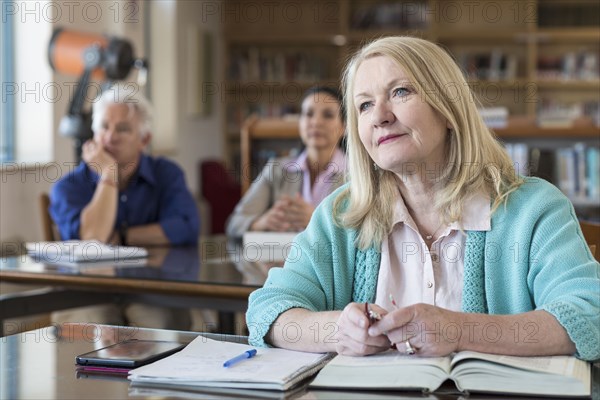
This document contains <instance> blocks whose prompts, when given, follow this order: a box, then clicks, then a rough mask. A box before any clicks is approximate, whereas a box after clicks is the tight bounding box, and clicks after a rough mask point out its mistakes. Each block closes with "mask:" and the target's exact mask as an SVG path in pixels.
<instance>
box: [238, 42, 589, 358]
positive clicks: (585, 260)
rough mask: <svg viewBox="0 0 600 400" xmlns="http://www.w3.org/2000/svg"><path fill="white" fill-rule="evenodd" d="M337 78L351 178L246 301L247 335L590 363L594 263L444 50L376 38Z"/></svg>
mask: <svg viewBox="0 0 600 400" xmlns="http://www.w3.org/2000/svg"><path fill="white" fill-rule="evenodd" d="M344 88H345V94H344V96H345V101H346V105H347V113H348V117H347V127H348V157H349V175H350V176H349V183H348V184H347V185H346V186H345V187H343V188H340V189H339V190H338V191H336V192H335V193H333V194H332V195H331V196H330V197H329V198H327V199H326V200H325V201H324V202H323V203H322V204H321V206H320V207H319V208H318V209H317V210H316V211H315V213H314V215H313V218H312V220H311V222H310V224H309V226H308V227H307V229H306V231H305V232H304V233H302V234H300V235H299V236H298V237H297V239H296V242H295V248H296V250H297V251H295V252H291V253H290V255H289V256H288V260H287V262H286V264H285V267H284V268H283V269H279V268H278V269H273V270H272V271H271V272H270V274H269V278H268V279H267V282H266V283H265V285H264V287H263V288H261V289H259V290H257V291H256V292H254V293H252V295H251V296H250V302H249V309H248V313H247V321H248V326H249V329H250V335H251V337H250V339H251V341H252V342H253V343H254V344H256V345H266V344H270V345H274V346H278V347H285V348H290V349H297V350H304V351H336V352H338V353H341V354H349V355H367V354H372V353H376V352H379V351H383V350H385V349H388V348H389V347H390V345H396V348H397V349H398V350H399V351H401V352H406V353H407V354H416V355H417V356H443V355H447V354H450V353H452V352H454V351H459V350H474V351H482V352H488V353H496V354H510V355H521V356H528V355H558V354H576V355H577V356H579V357H581V358H583V359H588V360H591V359H597V358H600V341H599V338H600V278H599V275H598V271H599V268H600V266H599V264H598V262H596V261H595V260H594V258H593V257H592V255H591V253H590V251H589V249H588V247H587V245H586V243H585V241H584V239H583V236H582V233H581V230H580V228H579V224H578V221H577V219H576V217H575V213H574V211H573V207H572V205H571V204H570V203H569V201H568V199H567V198H566V197H565V196H563V195H562V194H561V193H560V191H559V190H558V189H556V188H555V187H554V186H552V185H550V184H549V183H547V182H545V181H543V180H540V179H536V178H523V177H520V176H517V175H516V174H515V171H514V168H513V167H512V163H511V160H510V159H509V157H508V156H507V154H506V152H505V151H504V150H503V148H502V147H501V145H500V144H499V143H498V142H497V141H496V140H495V138H494V136H493V134H492V133H491V132H490V131H489V129H487V128H486V126H485V125H484V123H483V121H482V119H481V117H480V116H479V114H478V112H477V108H476V104H475V102H474V99H473V96H472V94H471V92H470V90H469V88H468V85H467V84H466V82H465V79H464V77H463V76H462V73H461V71H460V69H459V68H458V67H457V65H456V64H455V62H454V61H453V60H452V58H451V57H450V56H449V55H448V54H447V53H446V52H445V51H444V50H443V49H441V48H440V47H438V46H437V45H435V44H433V43H431V42H428V41H425V40H422V39H416V38H411V37H389V38H383V39H380V40H377V41H375V42H373V43H371V44H369V45H367V46H365V47H364V48H363V49H361V50H360V51H359V52H358V53H357V54H356V55H355V56H354V58H353V59H352V60H351V61H350V63H349V64H348V66H347V68H346V72H345V76H344ZM369 303H372V304H369ZM369 317H371V318H369ZM377 319H380V320H379V321H377Z"/></svg>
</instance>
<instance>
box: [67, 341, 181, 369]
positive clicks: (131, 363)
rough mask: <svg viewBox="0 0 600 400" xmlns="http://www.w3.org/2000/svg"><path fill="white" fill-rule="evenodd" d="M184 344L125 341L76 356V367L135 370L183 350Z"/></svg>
mask: <svg viewBox="0 0 600 400" xmlns="http://www.w3.org/2000/svg"><path fill="white" fill-rule="evenodd" d="M184 347H185V344H181V343H179V342H163V341H156V340H126V341H124V342H119V343H117V344H113V345H111V346H107V347H104V348H102V349H98V350H94V351H90V352H89V353H85V354H81V355H78V356H77V357H76V358H75V361H76V363H77V364H78V365H83V366H98V367H113V368H137V367H140V366H142V365H145V364H149V363H151V362H153V361H156V360H160V359H161V358H164V357H167V356H169V355H171V354H173V353H176V352H178V351H179V350H181V349H183V348H184Z"/></svg>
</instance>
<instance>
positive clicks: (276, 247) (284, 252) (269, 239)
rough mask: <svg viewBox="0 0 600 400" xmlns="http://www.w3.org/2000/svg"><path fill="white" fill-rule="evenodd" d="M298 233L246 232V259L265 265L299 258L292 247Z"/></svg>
mask: <svg viewBox="0 0 600 400" xmlns="http://www.w3.org/2000/svg"><path fill="white" fill-rule="evenodd" d="M296 235H298V232H256V231H251V232H246V233H244V239H243V241H244V253H243V254H244V258H245V259H248V260H253V261H260V262H264V263H272V262H278V261H281V262H283V261H285V259H286V258H287V257H288V256H290V255H291V256H292V258H294V257H297V255H296V254H295V253H294V251H297V249H295V248H294V246H293V245H292V243H293V241H294V238H295V237H296Z"/></svg>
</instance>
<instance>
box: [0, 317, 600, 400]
mask: <svg viewBox="0 0 600 400" xmlns="http://www.w3.org/2000/svg"><path fill="white" fill-rule="evenodd" d="M198 335H203V336H206V337H209V338H211V339H215V340H226V341H234V342H238V343H246V342H247V338H246V337H243V336H233V335H223V334H210V333H198V332H182V331H170V330H161V329H144V328H137V327H123V326H108V325H96V324H64V325H60V326H51V327H46V328H41V329H37V330H34V331H29V332H23V333H20V334H16V335H11V336H8V337H3V338H0V400H4V399H6V400H18V399H48V400H51V399H127V398H136V399H155V400H156V399H175V398H177V399H200V398H202V399H206V398H236V396H235V395H227V394H223V393H221V394H214V393H208V392H207V393H203V392H202V391H190V392H185V391H173V390H170V391H169V390H167V391H165V390H163V389H147V390H143V391H142V390H137V389H136V388H135V387H132V386H130V384H129V381H128V380H127V379H125V378H124V377H115V376H110V375H90V374H82V373H78V372H77V371H76V367H75V357H76V356H77V355H79V354H83V353H86V352H89V351H92V350H95V349H98V348H101V347H105V346H108V345H111V344H114V343H117V342H120V341H123V340H127V339H146V340H172V341H179V342H181V343H189V342H190V341H192V340H193V339H194V338H196V337H197V336H198ZM599 387H600V365H599V364H595V365H594V366H593V368H592V393H593V395H592V396H593V398H598V395H600V390H599ZM289 395H290V396H291V397H288V394H285V393H283V392H262V391H257V392H256V396H254V397H255V398H261V397H263V398H267V397H270V398H282V399H283V398H294V399H389V400H391V399H398V398H411V399H415V398H421V399H423V398H426V399H456V400H457V399H461V398H464V396H462V395H460V394H458V393H456V392H450V391H448V392H446V393H437V392H436V393H435V394H429V395H425V394H422V393H415V392H412V393H411V392H393V391H377V392H365V391H343V390H335V391H321V390H318V391H316V390H309V389H308V388H307V387H306V386H304V387H301V388H300V389H299V390H298V391H294V392H293V394H292V393H290V394H289ZM278 396H279V397H278ZM492 398H495V399H497V398H502V396H494V395H489V396H485V395H479V394H471V395H470V396H469V399H492ZM513 398H514V397H513Z"/></svg>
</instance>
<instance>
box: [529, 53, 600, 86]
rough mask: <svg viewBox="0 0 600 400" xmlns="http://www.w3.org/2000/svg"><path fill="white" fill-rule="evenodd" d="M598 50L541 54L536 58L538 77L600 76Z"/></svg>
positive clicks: (551, 78)
mask: <svg viewBox="0 0 600 400" xmlns="http://www.w3.org/2000/svg"><path fill="white" fill-rule="evenodd" d="M599 55H600V53H599V52H598V51H590V50H584V51H579V52H568V53H566V54H563V55H547V54H545V55H541V56H539V57H538V59H537V72H536V73H537V77H538V79H548V80H597V79H598V78H600V63H599V62H598V59H599V58H600V57H599Z"/></svg>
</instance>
